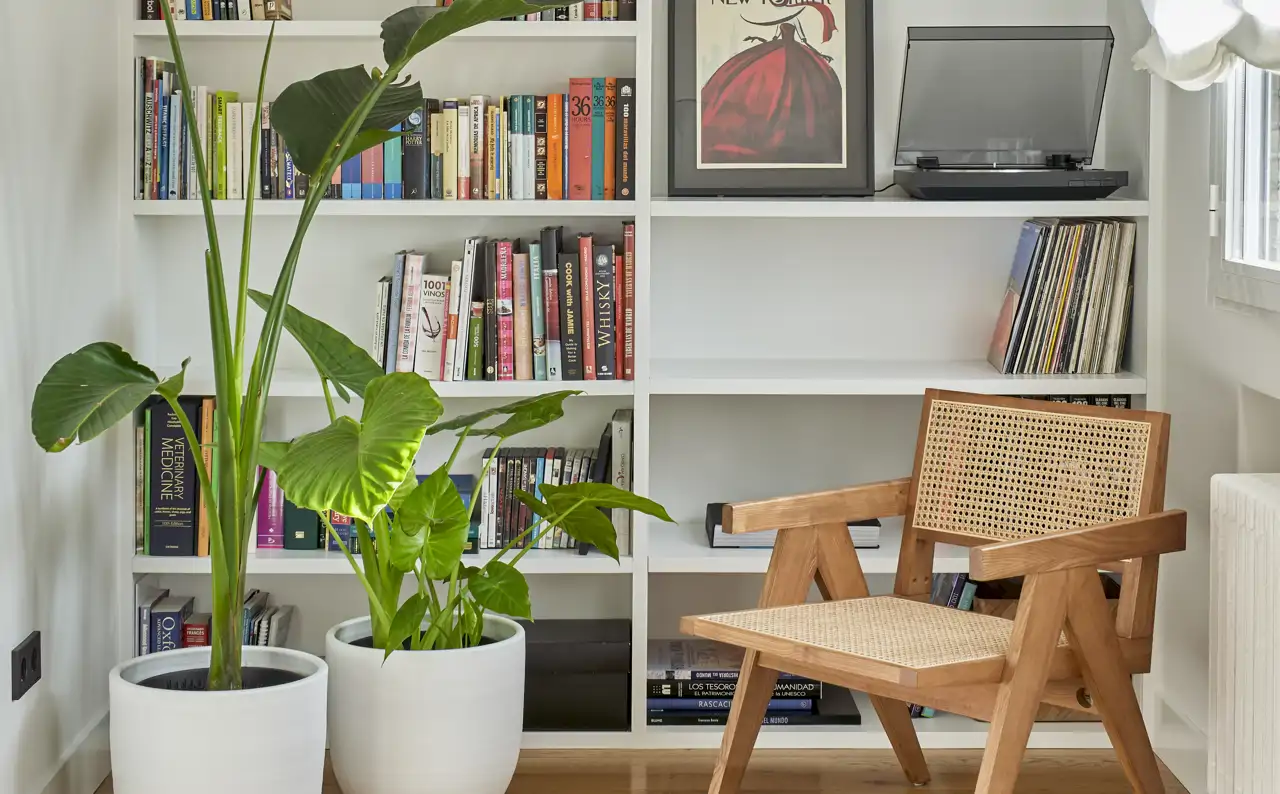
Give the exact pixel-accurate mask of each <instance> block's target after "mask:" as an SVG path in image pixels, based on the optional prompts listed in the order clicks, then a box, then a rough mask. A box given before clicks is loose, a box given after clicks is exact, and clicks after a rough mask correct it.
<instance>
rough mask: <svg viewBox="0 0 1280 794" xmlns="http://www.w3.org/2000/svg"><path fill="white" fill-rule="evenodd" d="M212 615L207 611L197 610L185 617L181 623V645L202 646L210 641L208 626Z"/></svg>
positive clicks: (211, 620)
mask: <svg viewBox="0 0 1280 794" xmlns="http://www.w3.org/2000/svg"><path fill="white" fill-rule="evenodd" d="M212 622H213V616H212V615H210V614H209V613H207V612H198V613H194V614H192V615H191V616H190V617H188V618H187V620H186V622H185V623H184V624H183V625H182V647H184V648H204V647H207V646H208V645H209V643H210V634H209V626H210V624H211V623H212Z"/></svg>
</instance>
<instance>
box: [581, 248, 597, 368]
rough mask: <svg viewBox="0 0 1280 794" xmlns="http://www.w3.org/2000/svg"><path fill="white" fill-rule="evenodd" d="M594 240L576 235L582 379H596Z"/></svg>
mask: <svg viewBox="0 0 1280 794" xmlns="http://www.w3.org/2000/svg"><path fill="white" fill-rule="evenodd" d="M594 243H595V241H594V240H593V239H592V237H591V235H589V234H583V235H579V236H578V272H579V274H580V275H579V279H580V281H579V282H578V283H579V285H580V289H581V294H582V303H581V304H579V305H581V306H582V307H583V312H582V379H583V380H595V379H596V320H595V312H594V311H593V310H592V307H593V306H595V305H596V296H595V289H594V288H593V285H594V284H595V283H596V282H595V273H594V272H593V271H592V267H591V260H592V246H593V245H594Z"/></svg>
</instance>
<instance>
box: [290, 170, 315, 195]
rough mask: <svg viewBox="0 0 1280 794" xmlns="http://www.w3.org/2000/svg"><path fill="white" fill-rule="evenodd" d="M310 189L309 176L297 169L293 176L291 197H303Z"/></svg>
mask: <svg viewBox="0 0 1280 794" xmlns="http://www.w3.org/2000/svg"><path fill="white" fill-rule="evenodd" d="M310 190H311V177H309V176H307V175H306V174H304V173H302V172H301V171H297V172H296V173H295V174H294V177H293V197H294V198H296V199H299V200H302V199H305V198H306V197H307V193H308V192H309V191H310Z"/></svg>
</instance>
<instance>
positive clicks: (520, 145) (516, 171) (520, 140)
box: [510, 97, 524, 201]
mask: <svg viewBox="0 0 1280 794" xmlns="http://www.w3.org/2000/svg"><path fill="white" fill-rule="evenodd" d="M521 103H523V100H521ZM523 116H524V113H523V112H521V110H520V104H517V103H516V98H515V97H512V98H511V117H512V124H513V126H512V128H511V133H510V135H511V143H510V147H511V199H512V201H524V134H523V133H520V132H516V130H519V129H522V127H521V121H520V119H521V118H522V117H523Z"/></svg>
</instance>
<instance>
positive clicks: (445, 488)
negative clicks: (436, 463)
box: [396, 464, 471, 581]
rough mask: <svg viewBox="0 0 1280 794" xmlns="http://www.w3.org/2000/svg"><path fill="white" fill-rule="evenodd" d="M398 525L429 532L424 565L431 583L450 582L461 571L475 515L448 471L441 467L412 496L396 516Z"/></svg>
mask: <svg viewBox="0 0 1280 794" xmlns="http://www.w3.org/2000/svg"><path fill="white" fill-rule="evenodd" d="M446 466H447V464H446ZM396 523H397V524H401V523H403V525H404V526H405V528H406V529H410V530H414V531H417V530H419V529H425V530H426V539H425V541H424V542H423V545H422V562H423V565H424V567H425V570H426V572H427V577H428V578H429V579H432V580H435V581H439V580H441V579H448V578H449V575H450V574H452V573H453V572H454V571H455V570H457V568H458V563H459V562H461V561H462V553H463V551H464V547H465V546H466V544H467V531H468V530H469V529H470V528H471V514H470V511H468V510H467V506H466V504H465V503H464V502H463V501H462V496H461V495H459V494H458V489H457V487H456V486H454V484H453V480H451V479H449V470H448V468H446V467H445V466H441V467H440V468H439V469H437V470H436V471H435V472H434V473H432V475H431V476H430V477H428V478H427V479H425V480H423V481H422V484H421V485H419V486H418V487H417V488H415V489H414V491H413V493H411V494H409V498H408V499H406V500H405V501H404V504H402V505H401V506H400V509H399V511H397V512H396Z"/></svg>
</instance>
